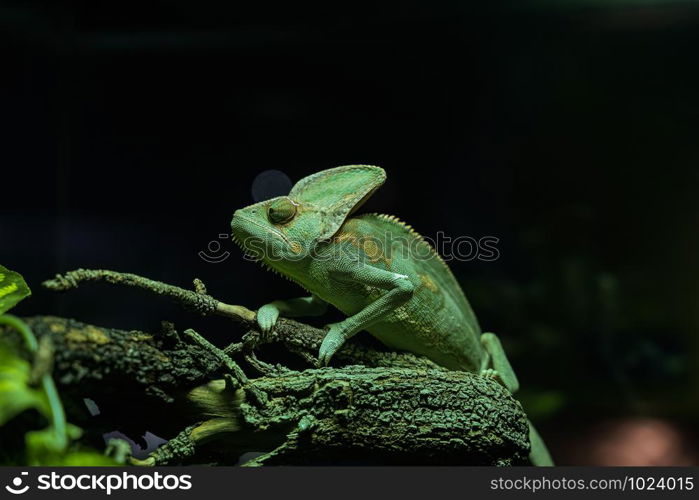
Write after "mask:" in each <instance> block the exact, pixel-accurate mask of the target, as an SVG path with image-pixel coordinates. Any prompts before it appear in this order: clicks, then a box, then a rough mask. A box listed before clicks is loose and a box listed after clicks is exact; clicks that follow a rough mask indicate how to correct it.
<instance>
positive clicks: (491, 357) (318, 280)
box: [231, 165, 553, 465]
mask: <svg viewBox="0 0 699 500" xmlns="http://www.w3.org/2000/svg"><path fill="white" fill-rule="evenodd" d="M385 180H386V172H385V171H384V170H383V169H382V168H379V167H374V166H369V165H348V166H343V167H337V168H332V169H329V170H324V171H322V172H318V173H316V174H313V175H310V176H308V177H306V178H304V179H302V180H300V181H299V182H298V183H297V184H296V185H295V186H294V187H293V188H292V189H291V192H290V193H289V195H288V196H280V197H277V198H273V199H271V200H267V201H263V202H260V203H256V204H254V205H251V206H249V207H245V208H242V209H240V210H237V211H236V212H235V214H234V215H233V220H232V222H231V227H232V231H233V239H234V241H236V242H237V243H238V244H239V245H240V246H241V247H242V248H243V250H244V251H245V252H246V253H247V254H248V255H250V256H252V257H253V258H255V259H256V260H260V261H262V263H263V264H264V265H266V266H267V267H268V268H271V269H272V270H274V271H277V272H278V273H280V274H282V275H283V276H286V277H287V278H289V279H290V280H292V281H294V282H296V283H297V284H298V285H300V286H301V287H303V288H304V289H306V290H307V291H309V292H310V294H311V295H310V296H308V297H302V298H296V299H291V300H277V301H274V302H272V303H270V304H266V305H264V306H262V307H261V308H260V309H259V310H258V312H257V322H258V324H259V326H260V328H261V329H262V331H263V332H268V331H270V330H271V329H272V328H273V327H274V325H275V323H276V321H277V318H278V317H279V315H282V316H286V317H296V316H313V315H320V314H323V313H324V312H325V310H326V308H327V304H328V303H330V304H332V305H334V306H335V307H337V308H338V309H339V310H340V311H342V312H343V313H344V314H346V315H347V318H346V319H344V320H343V321H340V322H339V323H334V324H331V325H329V330H328V333H327V335H326V336H325V338H324V340H323V342H322V344H321V347H320V352H319V361H320V363H321V364H325V365H327V364H328V362H329V361H330V359H331V357H332V356H333V354H335V352H337V350H338V349H339V348H340V347H341V346H342V344H343V343H344V342H345V341H346V340H347V339H349V338H350V337H352V336H353V335H355V334H356V333H357V332H359V331H361V330H366V331H368V332H369V333H371V334H372V335H373V336H374V337H376V338H378V339H379V340H380V341H381V342H382V343H384V344H385V345H386V346H388V347H390V348H393V349H398V350H405V351H410V352H414V353H417V354H421V355H424V356H426V357H428V358H429V359H431V360H432V361H434V362H435V363H437V364H439V365H442V366H444V367H446V368H449V369H453V370H464V371H470V372H479V373H480V374H481V375H483V376H486V377H492V378H494V379H496V380H498V381H499V382H500V383H501V384H502V385H504V386H505V387H506V388H507V389H508V390H509V391H510V392H515V391H516V390H517V389H518V387H519V382H518V381H517V377H516V375H515V373H514V371H513V370H512V367H511V366H510V363H509V361H508V360H507V356H506V355H505V352H504V350H503V348H502V346H501V344H500V341H499V339H498V337H497V336H496V335H495V334H493V333H481V329H480V326H479V325H478V320H476V316H475V315H474V313H473V310H472V309H471V306H470V305H469V303H468V301H467V300H466V296H465V295H464V293H463V291H462V290H461V287H460V286H459V283H458V282H457V281H456V279H455V278H454V275H453V274H452V273H451V271H450V270H449V267H448V266H447V265H446V263H445V262H444V261H443V260H442V259H441V258H440V257H439V255H438V254H437V252H436V251H435V250H434V249H433V248H432V246H431V245H429V244H428V243H427V242H426V241H425V240H424V239H423V238H422V237H421V236H420V235H419V234H417V233H416V232H415V231H414V230H413V229H412V228H411V227H410V226H408V225H406V224H404V223H402V222H400V221H399V220H398V219H397V218H395V217H393V216H390V215H378V214H364V215H358V216H352V214H353V213H354V212H355V211H356V210H357V209H358V208H359V207H360V206H361V205H362V203H363V202H364V201H365V200H366V199H367V198H369V196H371V195H372V194H373V192H374V191H375V190H376V189H377V188H378V187H379V186H381V185H382V184H383V183H384V181H385ZM529 427H530V441H531V453H530V460H531V461H532V463H533V464H535V465H553V463H552V461H551V457H550V456H549V453H548V450H547V449H546V446H545V445H544V442H543V440H542V439H541V437H540V436H539V434H538V433H537V432H536V430H535V429H534V427H533V426H532V425H531V423H530V424H529Z"/></svg>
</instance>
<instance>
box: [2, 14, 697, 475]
mask: <svg viewBox="0 0 699 500" xmlns="http://www.w3.org/2000/svg"><path fill="white" fill-rule="evenodd" d="M612 3H614V4H615V7H610V6H609V5H610V4H612ZM253 4H255V2H185V1H156V2H138V3H128V2H72V3H65V2H64V3H59V2H19V1H18V2H2V3H0V40H1V41H2V44H1V48H0V50H1V53H0V55H1V57H2V59H1V61H2V73H1V74H2V83H3V90H2V93H1V94H0V106H1V107H0V110H1V116H2V119H1V120H0V123H1V126H2V135H1V137H2V141H1V144H2V149H0V152H1V153H0V154H1V156H0V169H1V170H0V172H1V174H0V200H1V208H2V212H1V213H0V262H2V264H3V265H5V266H7V267H9V268H10V269H13V270H17V271H19V272H21V273H23V274H24V276H25V277H26V278H27V281H28V282H29V284H30V286H31V287H32V288H33V290H34V296H33V297H32V298H31V300H27V301H25V302H24V303H23V304H22V305H21V306H20V307H18V309H17V313H18V314H24V315H29V314H39V313H41V314H46V313H49V314H55V315H64V316H69V317H75V318H78V319H80V320H83V321H86V322H92V323H96V324H99V325H108V326H113V327H122V328H129V329H130V328H138V329H144V330H147V329H156V328H157V326H158V324H159V321H160V320H162V319H170V320H174V321H175V322H176V323H177V325H178V326H179V327H180V328H185V327H189V326H194V327H197V328H199V329H200V331H204V332H206V333H207V335H208V336H209V337H211V338H214V339H216V341H217V342H219V343H225V342H226V340H230V339H234V338H237V335H239V333H240V332H238V331H236V329H235V328H234V327H233V326H231V325H229V324H228V323H227V322H225V321H222V320H217V319H206V320H201V319H199V318H194V317H192V316H191V315H189V314H187V313H186V312H182V311H180V310H179V309H178V308H177V307H176V306H174V305H172V304H170V303H168V302H166V301H161V300H158V299H157V298H152V297H150V296H147V295H145V294H142V293H140V292H138V291H134V290H112V289H110V288H108V287H106V286H99V285H95V286H86V287H83V288H81V289H79V290H78V291H75V292H71V293H69V294H66V295H54V294H50V293H48V292H46V291H43V290H41V288H40V282H41V281H42V280H43V279H46V278H48V277H50V276H52V275H53V274H54V273H56V272H64V271H67V270H70V269H73V268H77V267H85V268H108V269H115V270H122V271H130V272H134V273H139V274H142V275H145V276H148V277H151V278H154V279H158V280H163V281H167V282H169V283H172V284H178V285H183V286H189V284H190V283H191V280H192V278H194V277H199V278H201V279H203V280H204V282H205V283H206V284H207V285H208V288H209V291H210V293H212V294H213V295H215V296H216V297H218V298H220V299H222V300H225V301H227V302H229V303H241V304H244V305H247V306H249V307H257V306H259V305H261V304H263V303H265V302H267V301H270V300H273V299H275V298H283V297H289V296H294V295H297V294H299V293H300V290H297V289H296V288H295V287H294V286H293V285H292V284H290V283H288V282H286V281H285V280H282V279H280V278H279V277H277V276H275V275H273V274H271V273H267V272H265V271H263V270H262V268H260V267H259V266H256V265H255V264H253V263H250V262H244V261H243V260H242V257H241V254H240V252H239V250H238V249H237V248H236V247H234V245H233V244H232V243H231V242H230V241H229V240H227V239H224V238H221V239H219V237H218V235H219V234H227V233H228V231H229V222H230V217H231V214H232V213H233V211H234V210H235V209H236V208H239V207H242V206H245V205H247V204H250V203H251V202H252V201H253V200H252V196H251V185H252V181H253V179H255V177H256V175H258V174H259V173H261V172H263V171H265V170H269V169H277V170H280V171H282V172H285V173H286V174H287V175H288V176H289V177H290V178H291V179H292V181H294V182H295V181H296V180H298V179H300V178H301V177H303V176H305V175H308V174H310V173H313V172H315V171H318V170H321V169H324V168H329V167H333V166H337V165H343V164H350V163H368V164H376V165H380V166H383V167H384V168H385V169H386V170H387V172H388V182H387V183H386V185H385V186H384V187H383V188H382V189H381V190H380V191H378V192H377V194H376V195H375V196H374V198H373V199H372V200H371V201H370V202H369V203H368V204H367V205H366V210H369V211H380V212H386V213H391V214H395V215H397V216H399V217H400V218H401V219H403V220H406V221H407V222H409V223H410V224H412V225H413V226H414V227H415V228H416V229H417V230H418V231H419V232H421V233H423V234H425V235H426V236H434V235H436V233H437V232H438V231H443V232H444V233H446V234H447V235H450V236H452V237H456V236H461V235H469V236H474V237H476V238H478V237H481V236H486V235H492V236H496V237H498V238H499V239H500V241H499V244H498V249H499V251H500V258H499V259H498V260H497V261H495V262H478V261H473V262H455V263H452V269H453V270H454V273H455V274H456V275H457V278H458V279H459V280H460V281H461V283H462V284H463V287H464V289H465V291H466V294H467V295H468V296H469V298H470V300H471V302H472V304H473V306H474V309H475V311H476V313H477V314H478V316H479V319H480V321H481V324H482V325H483V327H484V328H485V329H487V330H492V331H496V332H498V333H499V334H500V336H501V337H502V338H503V340H504V342H505V344H506V349H507V350H508V352H509V353H510V358H511V360H512V362H513V364H514V366H515V369H516V370H517V372H518V374H519V377H520V381H521V383H522V386H523V389H522V391H521V399H522V401H523V403H524V404H525V406H526V407H527V409H528V410H529V412H530V414H531V416H532V419H533V420H534V421H536V422H537V424H538V426H539V427H540V428H541V431H542V433H543V434H544V436H545V437H546V439H547V441H548V442H549V444H550V447H551V449H552V451H553V453H554V456H555V458H557V460H558V462H559V463H563V464H590V463H596V464H600V463H601V464H610V463H611V464H654V463H660V464H680V463H694V464H696V463H699V458H698V456H699V451H698V450H699V439H698V438H697V436H698V431H699V426H698V424H697V417H699V398H698V397H697V389H699V369H698V368H697V363H696V361H697V357H698V355H699V338H698V337H697V328H698V327H699V314H698V312H697V311H698V309H697V305H698V304H697V297H699V280H698V278H699V270H698V268H697V266H696V265H695V261H696V256H697V255H698V254H699V238H698V237H697V223H699V217H698V216H699V210H698V209H699V199H698V197H697V188H698V185H699V168H698V164H699V144H698V141H697V138H698V137H697V133H698V127H697V125H698V120H699V92H698V91H697V89H699V71H698V69H697V61H698V58H697V51H698V49H699V5H698V4H697V3H696V2H680V1H665V2H661V1H656V2H650V1H631V0H627V1H623V2H603V1H594V0H587V1H577V2H545V1H540V2H531V1H525V0H519V1H516V2H514V1H513V2H467V1H461V2H432V3H429V5H428V3H427V2H422V3H410V2H403V3H400V4H398V5H390V4H373V3H371V4H366V5H362V4H358V3H356V2H350V3H347V2H340V3H333V2H330V3H327V4H325V5H322V6H317V7H315V8H311V7H310V6H309V7H308V8H301V7H299V6H298V5H297V4H296V3H295V2H292V3H287V4H286V5H285V6H284V4H282V5H271V4H264V5H260V6H258V7H253ZM214 240H218V241H220V243H221V250H220V251H219V252H218V254H219V255H221V254H222V253H223V252H224V251H229V252H230V256H229V257H228V258H227V259H224V261H223V262H222V263H219V264H212V263H207V262H205V261H204V260H202V259H201V258H200V257H199V256H198V252H200V251H207V246H208V245H209V243H210V242H211V241H214ZM212 248H215V247H212ZM208 253H209V254H213V253H215V252H211V251H208ZM96 399H97V400H98V399H99V398H96ZM152 430H153V431H154V432H156V433H157V429H152Z"/></svg>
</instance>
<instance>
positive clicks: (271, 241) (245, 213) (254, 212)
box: [231, 196, 307, 264]
mask: <svg viewBox="0 0 699 500" xmlns="http://www.w3.org/2000/svg"><path fill="white" fill-rule="evenodd" d="M301 212H302V209H301V204H300V203H298V202H296V201H294V200H292V199H291V198H289V197H288V196H279V197H277V198H272V199H271V200H267V201H263V202H260V203H256V204H254V205H250V206H249V207H245V208H241V209H240V210H236V211H235V213H234V214H233V220H232V221H231V230H232V232H233V240H234V241H235V242H236V243H238V245H240V246H241V247H242V249H243V251H245V252H246V253H247V254H248V255H250V256H252V257H254V258H255V259H258V260H262V261H265V262H266V263H268V264H273V263H274V262H278V261H293V260H295V259H300V258H303V257H304V256H305V255H306V253H307V252H306V251H305V249H306V245H304V244H303V239H302V236H303V235H304V233H305V231H303V225H304V224H303V220H302V219H303V217H301Z"/></svg>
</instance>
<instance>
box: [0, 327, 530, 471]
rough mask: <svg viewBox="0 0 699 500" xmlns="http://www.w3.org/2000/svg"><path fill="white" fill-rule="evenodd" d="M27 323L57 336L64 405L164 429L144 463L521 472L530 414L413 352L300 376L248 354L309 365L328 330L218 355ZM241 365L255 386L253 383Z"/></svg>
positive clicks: (482, 383)
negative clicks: (245, 456) (107, 411)
mask: <svg viewBox="0 0 699 500" xmlns="http://www.w3.org/2000/svg"><path fill="white" fill-rule="evenodd" d="M27 322H28V323H29V324H30V326H31V327H32V329H33V330H34V331H35V332H36V334H37V336H39V337H42V336H47V335H48V336H50V338H51V341H52V343H53V345H54V352H55V355H54V377H55V379H56V381H57V383H58V384H59V389H60V390H61V393H62V395H64V398H68V399H72V400H73V402H76V401H77V402H79V401H81V398H82V397H85V396H88V397H89V396H90V395H92V394H95V393H97V394H101V395H103V396H104V397H103V398H102V399H101V401H103V400H105V399H106V400H108V401H110V402H111V404H112V405H113V406H114V407H120V406H123V405H124V404H128V405H129V406H130V407H131V408H132V409H131V411H132V412H134V413H135V414H132V415H131V418H132V419H137V420H140V421H145V422H158V423H159V424H163V423H166V424H167V428H168V429H170V431H171V432H172V435H171V437H174V439H172V440H171V441H170V442H169V443H168V444H166V445H164V446H162V447H161V448H159V449H158V450H157V451H156V452H155V453H154V454H153V455H152V457H151V458H150V459H149V460H148V461H147V463H150V464H153V463H157V464H175V463H202V462H211V461H214V462H216V463H222V464H225V463H229V464H230V463H235V462H236V461H237V459H238V456H239V455H240V454H241V453H244V452H246V451H262V452H266V453H265V454H264V455H262V456H261V457H258V458H257V459H255V460H253V461H252V462H251V463H250V464H249V465H261V464H308V463H323V464H338V463H352V464H416V465H417V464H453V465H456V464H471V465H513V464H524V463H526V456H527V453H528V450H529V442H528V427H527V421H526V416H525V414H524V412H523V411H522V408H521V406H520V404H519V403H518V402H517V401H516V400H515V399H514V398H512V396H511V395H510V394H509V393H508V392H507V391H506V390H505V389H504V388H502V387H501V386H500V385H499V384H498V383H497V382H495V381H494V380H492V379H489V378H484V377H480V376H478V375H475V374H471V373H464V372H455V371H447V370H445V369H443V368H440V367H438V366H436V365H434V364H433V363H431V362H430V361H428V360H426V359H423V358H420V357H417V356H414V355H412V354H407V353H406V354H403V353H395V352H383V351H381V350H376V349H372V348H369V347H365V346H362V345H356V344H352V343H349V344H348V345H347V346H346V347H345V348H343V349H342V350H341V351H340V352H338V354H337V356H336V360H335V361H334V363H335V364H336V365H337V366H335V367H333V368H320V369H318V368H309V369H305V370H302V371H295V370H289V369H286V368H284V367H281V366H279V365H276V366H275V365H269V364H267V363H264V362H261V361H259V360H257V358H256V357H255V353H254V349H255V348H256V347H257V346H259V345H260V344H262V343H265V342H281V343H283V344H284V345H286V346H287V347H290V348H293V350H294V351H296V352H298V353H299V354H302V356H304V357H305V358H306V359H309V360H310V359H312V353H314V352H315V349H316V348H317V345H318V342H319V341H320V339H322V334H323V331H322V330H319V329H315V328H312V327H309V326H307V325H302V324H300V323H296V324H297V325H300V326H298V327H296V326H294V324H295V322H291V321H285V322H282V325H284V326H282V327H281V328H279V329H277V330H276V333H275V334H273V335H271V336H268V337H267V338H264V339H262V338H260V336H259V333H257V332H254V331H251V332H250V333H248V334H247V335H246V336H245V339H244V341H243V342H241V343H240V344H235V345H232V346H230V347H229V348H228V349H226V350H218V349H216V348H215V347H213V346H210V345H208V346H207V343H206V342H205V341H203V339H202V340H201V342H199V343H197V341H196V339H197V338H198V336H196V334H195V333H193V332H191V331H188V332H185V333H183V334H180V333H178V332H177V331H175V329H174V327H173V326H172V325H170V324H164V326H163V330H162V331H161V332H158V333H154V334H153V333H147V332H141V331H124V330H117V329H108V328H100V327H95V326H92V325H86V324H83V323H79V322H77V321H74V320H69V319H64V318H56V317H35V318H28V319H27ZM187 333H188V334H187ZM0 335H3V336H4V335H8V338H10V339H12V338H13V334H12V333H11V332H0ZM238 362H241V363H245V362H247V363H248V365H247V366H252V367H254V368H256V369H257V370H261V371H263V372H264V374H263V376H261V377H259V378H250V379H248V378H247V376H246V375H245V374H244V373H243V371H242V369H240V367H239V366H238V364H237V363H238ZM76 404H77V403H76ZM68 407H69V410H70V408H71V405H69V406H68ZM121 416H122V418H123V413H122V414H121ZM80 423H81V424H82V425H83V426H85V425H86V424H87V425H90V421H89V420H88V421H86V422H80ZM110 424H111V425H115V424H117V422H110ZM146 425H148V424H146ZM106 428H108V426H107V427H106ZM177 432H179V434H177Z"/></svg>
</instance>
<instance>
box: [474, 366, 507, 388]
mask: <svg viewBox="0 0 699 500" xmlns="http://www.w3.org/2000/svg"><path fill="white" fill-rule="evenodd" d="M480 376H481V377H485V378H491V379H493V380H495V381H496V382H497V383H499V384H500V385H505V382H504V381H503V380H502V377H501V376H500V372H498V371H497V370H494V369H493V368H486V369H485V370H481V372H480Z"/></svg>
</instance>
